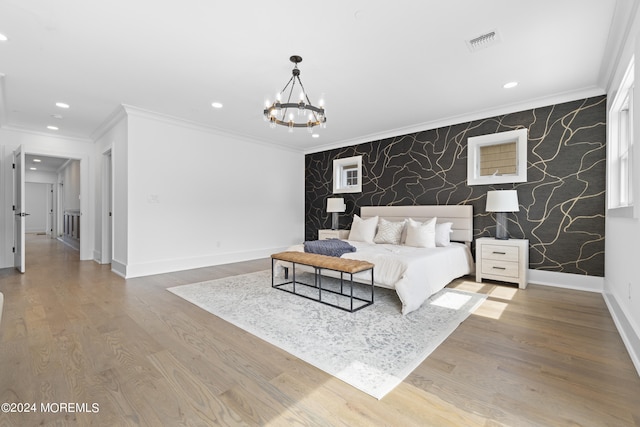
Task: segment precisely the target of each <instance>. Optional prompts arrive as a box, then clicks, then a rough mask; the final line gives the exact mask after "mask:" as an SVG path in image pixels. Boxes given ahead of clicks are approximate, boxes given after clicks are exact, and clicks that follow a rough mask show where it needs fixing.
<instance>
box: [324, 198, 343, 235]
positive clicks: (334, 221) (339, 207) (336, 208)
mask: <svg viewBox="0 0 640 427" xmlns="http://www.w3.org/2000/svg"><path fill="white" fill-rule="evenodd" d="M346 209H347V205H345V204H344V199H343V198H342V197H332V198H329V199H327V212H330V213H331V229H332V230H337V229H338V212H344V211H345V210H346Z"/></svg>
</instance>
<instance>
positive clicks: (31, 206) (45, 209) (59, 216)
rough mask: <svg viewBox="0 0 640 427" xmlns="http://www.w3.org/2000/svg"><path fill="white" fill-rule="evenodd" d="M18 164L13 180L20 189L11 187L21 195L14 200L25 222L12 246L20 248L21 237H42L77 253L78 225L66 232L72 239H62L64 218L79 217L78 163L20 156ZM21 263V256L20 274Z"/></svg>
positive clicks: (63, 237) (40, 156) (22, 263)
mask: <svg viewBox="0 0 640 427" xmlns="http://www.w3.org/2000/svg"><path fill="white" fill-rule="evenodd" d="M19 151H20V149H19V150H18V151H17V152H19ZM21 162H22V164H21V165H20V167H19V169H21V170H22V171H21V174H20V176H16V177H15V178H14V179H16V180H17V181H18V180H22V185H20V183H19V182H16V186H15V187H16V189H17V188H21V193H22V194H18V193H17V194H16V197H21V198H22V200H23V206H24V208H23V209H22V211H24V219H25V220H24V227H21V229H16V233H15V234H16V246H20V245H22V246H24V243H22V242H25V240H24V234H25V233H29V234H36V235H37V234H44V235H47V237H49V238H57V239H59V240H61V241H63V242H65V243H66V244H67V245H68V246H71V247H72V248H74V249H75V250H77V251H80V234H79V221H76V222H75V224H74V228H73V230H70V231H73V232H74V235H73V237H74V239H73V240H68V239H66V238H65V233H66V229H65V216H66V215H67V213H68V212H77V214H78V215H77V217H78V218H79V213H80V175H81V174H80V160H74V159H70V158H66V157H54V156H49V155H38V154H33V153H28V154H27V153H24V155H23V157H21ZM65 181H66V183H67V185H66V186H65ZM21 234H22V235H21ZM27 242H28V240H27ZM79 255H80V254H79ZM78 258H80V256H78ZM25 261H26V260H24V256H23V259H22V262H21V264H20V266H18V264H16V267H17V268H18V269H19V270H20V271H21V272H23V273H24V272H25Z"/></svg>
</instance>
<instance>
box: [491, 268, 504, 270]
mask: <svg viewBox="0 0 640 427" xmlns="http://www.w3.org/2000/svg"><path fill="white" fill-rule="evenodd" d="M492 268H493V269H494V270H506V268H505V267H492Z"/></svg>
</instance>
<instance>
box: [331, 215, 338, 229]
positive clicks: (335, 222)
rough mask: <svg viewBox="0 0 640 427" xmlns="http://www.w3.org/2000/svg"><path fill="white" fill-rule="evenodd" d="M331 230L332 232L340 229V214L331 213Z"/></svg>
mask: <svg viewBox="0 0 640 427" xmlns="http://www.w3.org/2000/svg"><path fill="white" fill-rule="evenodd" d="M331 229H332V230H337V229H338V212H332V213H331Z"/></svg>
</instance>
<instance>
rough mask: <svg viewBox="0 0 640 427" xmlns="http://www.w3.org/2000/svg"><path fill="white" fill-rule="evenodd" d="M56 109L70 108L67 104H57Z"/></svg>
mask: <svg viewBox="0 0 640 427" xmlns="http://www.w3.org/2000/svg"><path fill="white" fill-rule="evenodd" d="M56 107H60V108H69V104H66V103H64V102H56Z"/></svg>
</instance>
